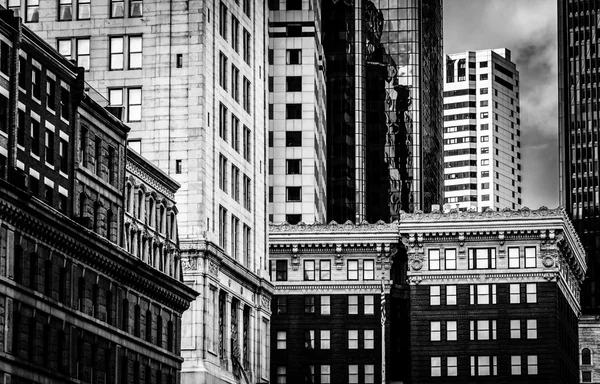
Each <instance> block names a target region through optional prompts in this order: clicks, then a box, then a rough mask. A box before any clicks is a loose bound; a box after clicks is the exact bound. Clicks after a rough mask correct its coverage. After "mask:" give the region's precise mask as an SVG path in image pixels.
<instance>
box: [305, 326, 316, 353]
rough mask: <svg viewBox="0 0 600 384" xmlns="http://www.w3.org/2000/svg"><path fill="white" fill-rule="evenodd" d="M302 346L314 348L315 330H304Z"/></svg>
mask: <svg viewBox="0 0 600 384" xmlns="http://www.w3.org/2000/svg"><path fill="white" fill-rule="evenodd" d="M304 348H306V349H315V331H314V330H307V331H304Z"/></svg>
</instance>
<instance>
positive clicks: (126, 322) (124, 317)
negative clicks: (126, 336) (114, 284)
mask: <svg viewBox="0 0 600 384" xmlns="http://www.w3.org/2000/svg"><path fill="white" fill-rule="evenodd" d="M121 316H122V318H121V320H122V324H121V329H123V330H124V331H125V332H129V300H127V299H123V313H121Z"/></svg>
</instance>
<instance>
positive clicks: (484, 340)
mask: <svg viewBox="0 0 600 384" xmlns="http://www.w3.org/2000/svg"><path fill="white" fill-rule="evenodd" d="M400 233H401V234H402V242H403V244H405V247H406V251H407V256H408V266H409V268H408V281H409V284H410V303H411V306H410V310H411V323H410V332H411V345H410V348H411V372H412V383H434V382H440V383H442V382H443V383H451V382H457V383H458V382H460V383H469V382H473V383H475V382H478V383H479V382H482V381H485V382H486V383H504V382H508V381H510V382H511V383H549V382H552V383H576V382H578V356H579V354H578V352H577V351H578V332H577V319H578V317H579V315H580V311H581V309H580V306H579V294H580V284H581V282H582V281H583V276H584V275H585V270H586V264H585V258H584V255H585V254H584V252H583V248H582V245H581V242H580V240H579V237H578V236H577V234H576V233H575V230H574V228H573V226H572V224H571V222H570V221H569V219H568V217H567V215H566V213H565V211H564V210H562V209H561V208H559V209H555V210H549V209H547V208H545V207H542V208H540V209H539V210H533V211H531V210H529V209H523V210H518V211H511V210H508V209H505V210H503V211H500V212H494V211H486V212H484V213H477V212H476V211H474V210H473V211H469V212H460V213H459V212H458V211H456V210H454V211H452V212H450V213H443V214H442V213H440V212H432V213H428V214H423V213H415V214H406V215H404V216H403V218H402V220H401V228H400Z"/></svg>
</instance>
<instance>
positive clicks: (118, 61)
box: [109, 36, 124, 70]
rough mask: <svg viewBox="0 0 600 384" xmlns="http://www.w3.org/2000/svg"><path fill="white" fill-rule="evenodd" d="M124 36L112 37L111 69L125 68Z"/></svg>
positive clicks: (110, 44)
mask: <svg viewBox="0 0 600 384" xmlns="http://www.w3.org/2000/svg"><path fill="white" fill-rule="evenodd" d="M123 39H124V38H123V36H117V37H111V38H110V43H109V46H110V64H109V69H111V70H118V69H123V61H124V56H123V54H124V43H123Z"/></svg>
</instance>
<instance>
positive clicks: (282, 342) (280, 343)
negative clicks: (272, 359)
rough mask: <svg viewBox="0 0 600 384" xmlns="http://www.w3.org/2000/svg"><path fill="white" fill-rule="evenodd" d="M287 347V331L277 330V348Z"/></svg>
mask: <svg viewBox="0 0 600 384" xmlns="http://www.w3.org/2000/svg"><path fill="white" fill-rule="evenodd" d="M286 348H287V333H286V331H277V349H286Z"/></svg>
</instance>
